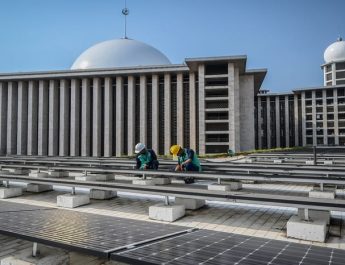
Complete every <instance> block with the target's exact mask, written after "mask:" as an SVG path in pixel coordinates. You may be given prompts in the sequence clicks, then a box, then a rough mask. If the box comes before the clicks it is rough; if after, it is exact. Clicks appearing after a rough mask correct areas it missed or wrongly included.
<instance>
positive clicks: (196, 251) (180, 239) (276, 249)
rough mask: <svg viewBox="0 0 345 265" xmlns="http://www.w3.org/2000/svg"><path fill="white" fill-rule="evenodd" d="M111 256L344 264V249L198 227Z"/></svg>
mask: <svg viewBox="0 0 345 265" xmlns="http://www.w3.org/2000/svg"><path fill="white" fill-rule="evenodd" d="M111 259H112V260H117V261H124V262H129V263H131V264H132V263H133V264H144V263H145V264H171V265H182V264H184V265H188V264H199V265H222V264H226V265H228V264H236V265H237V264H238V265H245V264H246V265H251V264H252V265H261V264H262V265H263V264H270V265H278V264H279V265H284V264H289V265H292V264H296V265H308V264H310V265H322V264H325V265H326V264H327V265H344V264H345V250H339V249H332V248H323V247H318V246H312V245H305V244H297V243H293V242H288V241H279V240H272V239H265V238H258V237H250V236H244V235H237V234H231V233H223V232H216V231H210V230H198V231H196V232H191V233H188V234H183V235H180V236H177V237H173V238H169V239H165V240H162V241H159V242H156V243H152V244H149V245H146V246H142V247H138V248H135V249H131V250H126V251H121V252H118V253H113V254H112V255H111Z"/></svg>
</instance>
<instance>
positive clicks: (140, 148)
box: [134, 143, 146, 154]
mask: <svg viewBox="0 0 345 265" xmlns="http://www.w3.org/2000/svg"><path fill="white" fill-rule="evenodd" d="M145 148H146V146H145V145H144V144H142V143H137V145H136V146H135V151H134V152H135V153H136V154H139V153H140V152H141V151H143V150H144V149H145Z"/></svg>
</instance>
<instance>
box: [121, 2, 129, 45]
mask: <svg viewBox="0 0 345 265" xmlns="http://www.w3.org/2000/svg"><path fill="white" fill-rule="evenodd" d="M122 14H123V15H124V16H125V37H124V38H125V39H128V38H127V16H128V15H129V9H128V8H127V0H125V8H124V9H122Z"/></svg>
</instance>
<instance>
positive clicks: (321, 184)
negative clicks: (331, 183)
mask: <svg viewBox="0 0 345 265" xmlns="http://www.w3.org/2000/svg"><path fill="white" fill-rule="evenodd" d="M320 191H323V183H320Z"/></svg>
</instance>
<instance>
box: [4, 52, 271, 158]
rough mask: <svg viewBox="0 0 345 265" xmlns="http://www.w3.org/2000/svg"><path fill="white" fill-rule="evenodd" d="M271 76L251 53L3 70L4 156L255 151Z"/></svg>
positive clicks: (79, 59)
mask: <svg viewBox="0 0 345 265" xmlns="http://www.w3.org/2000/svg"><path fill="white" fill-rule="evenodd" d="M96 57H97V56H96ZM88 58H89V57H88ZM97 58H98V57H97ZM78 61H79V62H80V64H81V65H88V62H86V63H85V61H83V58H78ZM265 75H266V70H265V69H262V70H247V69H246V56H232V57H214V58H191V59H186V60H185V63H184V64H181V65H172V64H166V65H159V66H129V67H124V66H121V67H115V68H114V67H112V66H109V67H107V68H99V69H89V68H88V67H86V68H85V69H72V70H66V71H53V72H34V73H11V74H1V75H0V111H1V119H0V153H1V155H42V156H46V155H48V156H95V157H110V156H122V155H133V154H134V146H135V144H136V143H138V142H142V143H145V144H146V145H147V146H148V147H149V148H153V149H155V150H156V151H157V153H159V154H162V155H163V154H166V155H167V154H169V148H170V146H171V145H173V144H180V145H182V146H187V147H190V148H193V149H195V150H197V152H198V153H199V154H207V153H223V152H227V150H228V149H232V150H234V151H235V152H238V151H242V150H252V149H254V148H255V130H254V124H255V116H254V112H255V106H254V101H255V97H256V94H257V93H258V91H259V89H260V87H261V84H262V82H263V80H264V77H265Z"/></svg>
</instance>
